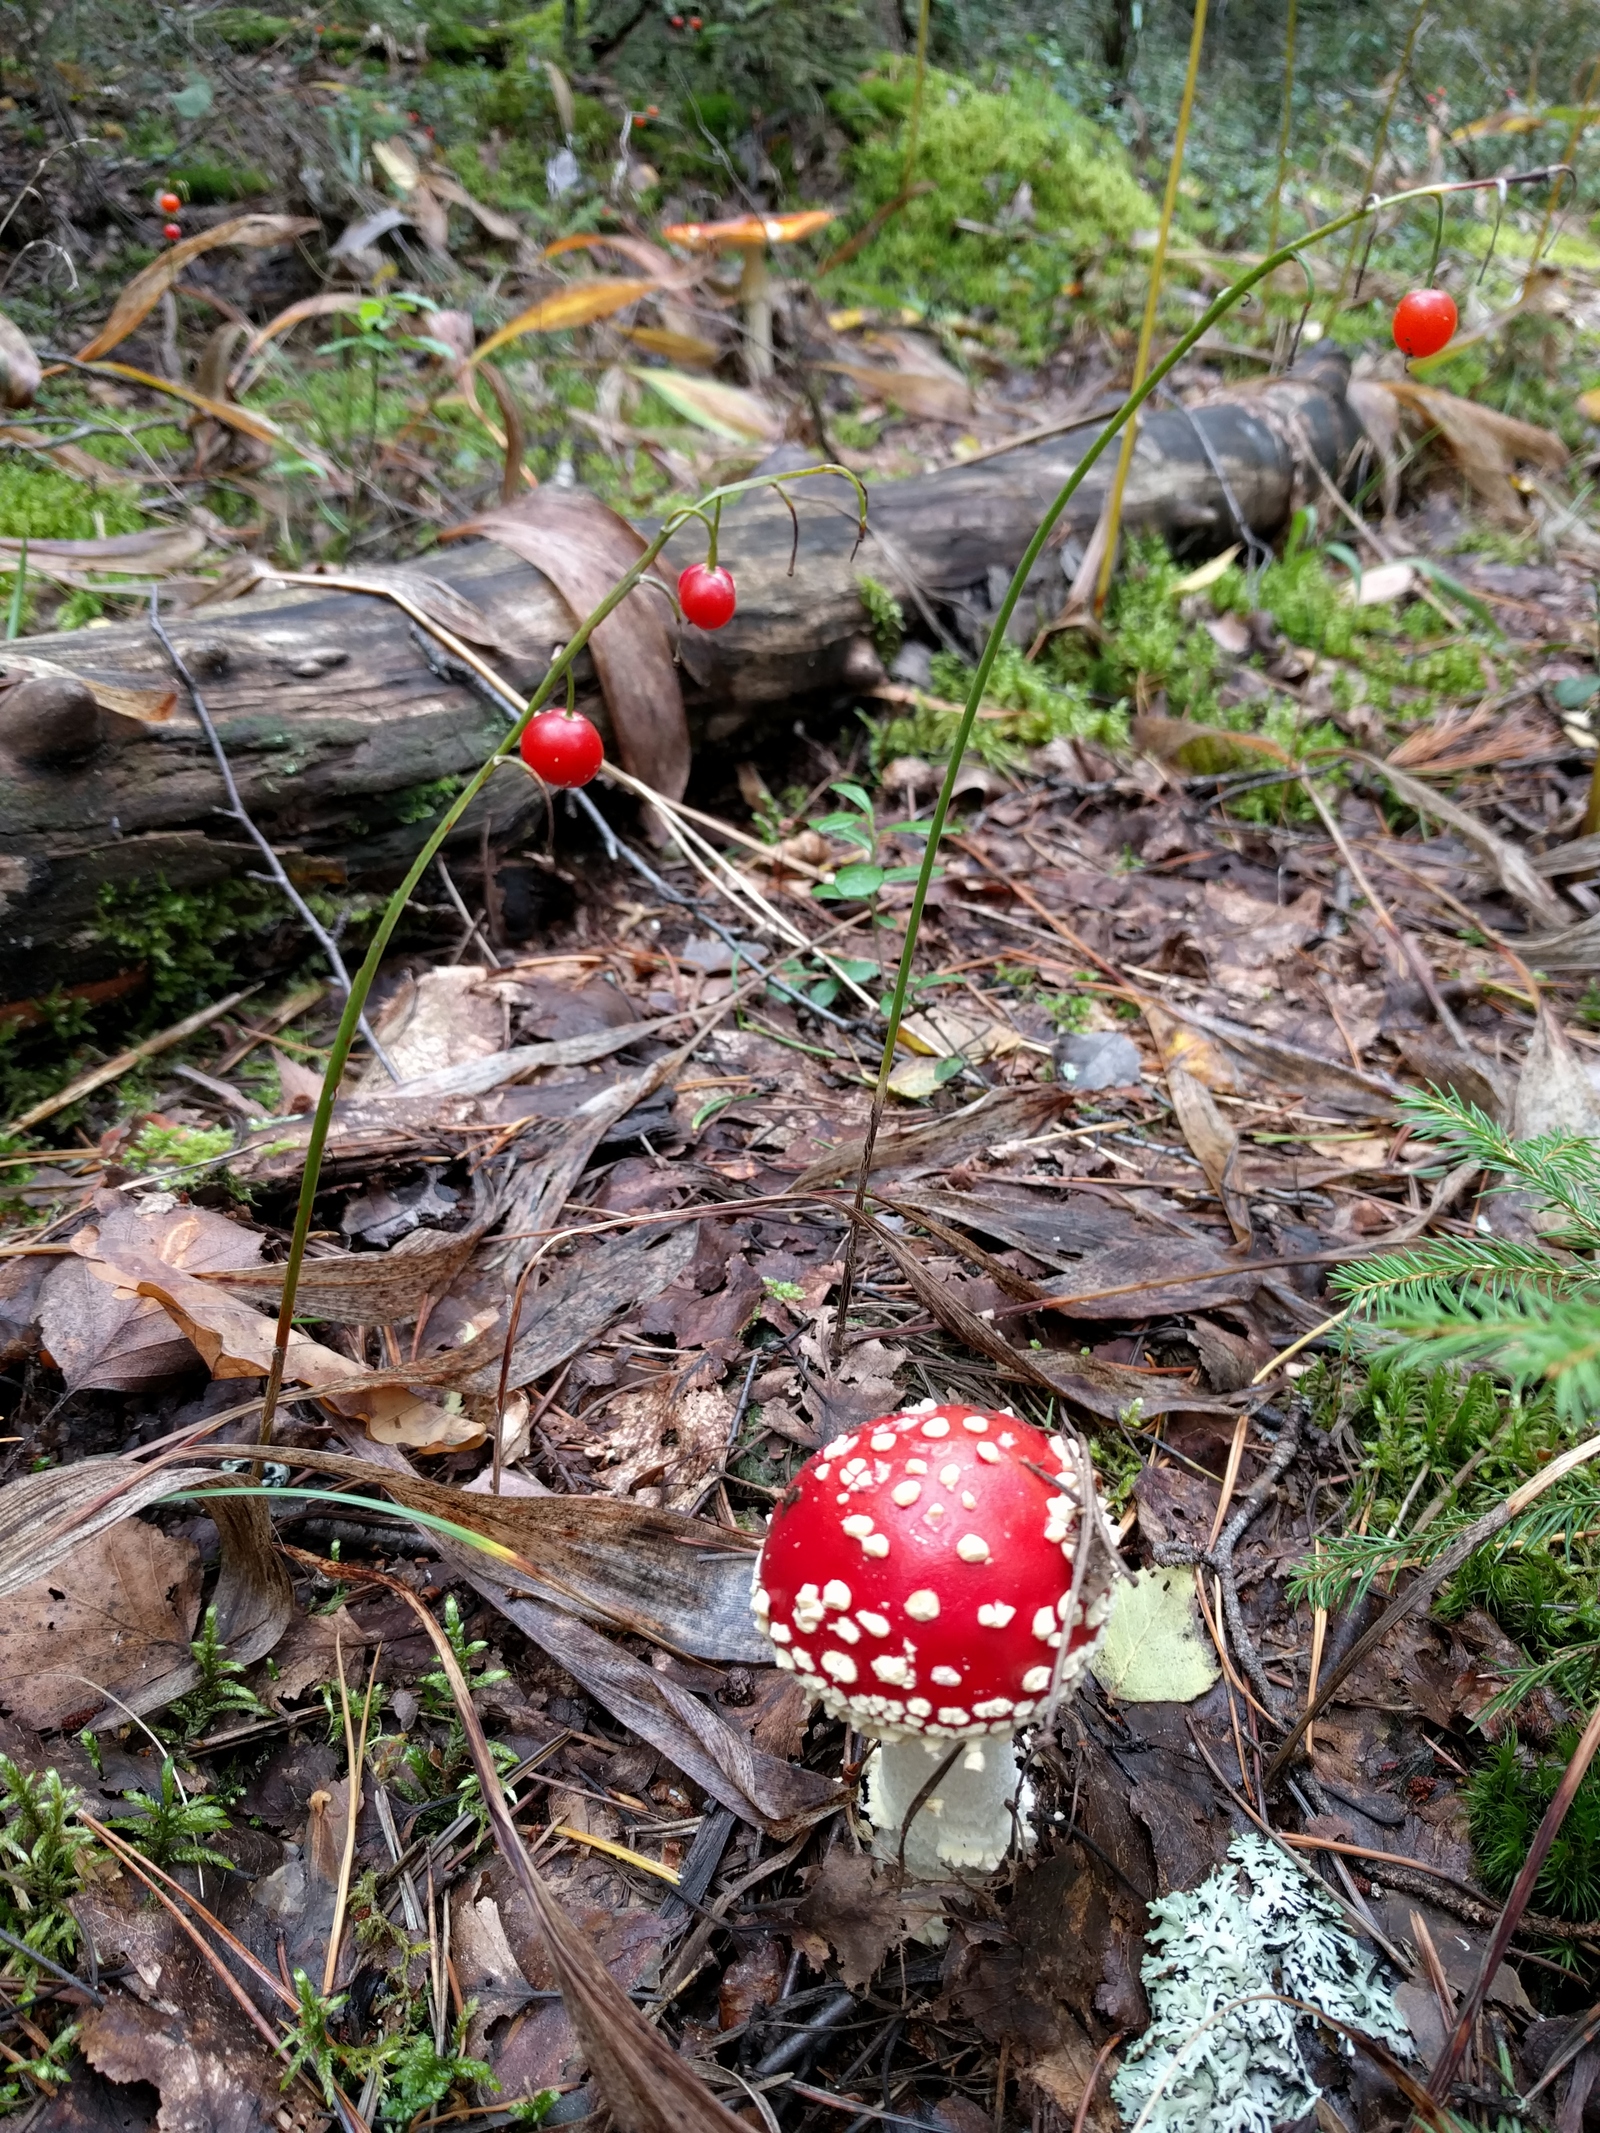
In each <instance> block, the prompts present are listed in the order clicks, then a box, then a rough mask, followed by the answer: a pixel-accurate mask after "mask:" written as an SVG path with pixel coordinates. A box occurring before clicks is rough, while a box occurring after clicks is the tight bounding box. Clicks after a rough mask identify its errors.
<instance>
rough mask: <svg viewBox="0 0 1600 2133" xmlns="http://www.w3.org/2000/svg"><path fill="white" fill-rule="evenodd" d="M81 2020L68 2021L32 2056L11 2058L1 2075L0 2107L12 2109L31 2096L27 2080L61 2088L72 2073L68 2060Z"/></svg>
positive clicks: (75, 2042) (76, 2038)
mask: <svg viewBox="0 0 1600 2133" xmlns="http://www.w3.org/2000/svg"><path fill="white" fill-rule="evenodd" d="M82 2027H83V2024H82V2023H81V2022H69V2023H68V2024H67V2026H66V2028H65V2029H62V2030H58V2031H57V2032H56V2034H55V2035H54V2036H53V2037H52V2038H51V2039H50V2041H49V2043H48V2044H46V2045H45V2047H44V2049H43V2050H42V2051H39V2052H36V2053H35V2054H34V2056H33V2057H32V2058H31V2059H10V2060H8V2061H7V2062H6V2067H5V2072H4V2074H3V2075H0V2110H9V2109H10V2108H11V2106H12V2105H13V2104H18V2103H21V2102H23V2101H24V2099H27V2100H29V2101H31V2100H32V2096H33V2091H32V2090H30V2089H29V2088H28V2086H27V2084H28V2083H29V2082H30V2081H36V2082H39V2083H41V2084H48V2085H49V2087H51V2088H59V2087H60V2086H61V2085H62V2083H64V2082H65V2081H67V2080H69V2079H70V2078H71V2077H70V2075H69V2073H68V2062H69V2060H70V2059H71V2057H72V2053H73V2048H74V2046H75V2045H76V2044H77V2041H78V2032H79V2031H80V2029H81V2028H82Z"/></svg>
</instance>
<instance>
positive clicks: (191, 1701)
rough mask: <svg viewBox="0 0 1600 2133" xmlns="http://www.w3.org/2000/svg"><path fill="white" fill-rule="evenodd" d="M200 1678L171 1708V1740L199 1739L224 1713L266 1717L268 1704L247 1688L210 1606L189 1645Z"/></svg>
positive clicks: (168, 1728) (169, 1712) (168, 1713)
mask: <svg viewBox="0 0 1600 2133" xmlns="http://www.w3.org/2000/svg"><path fill="white" fill-rule="evenodd" d="M189 1650H190V1652H191V1653H192V1654H193V1657H194V1663H195V1665H196V1666H197V1667H198V1668H199V1669H200V1679H199V1680H198V1681H197V1682H196V1684H195V1686H194V1687H193V1688H192V1689H191V1690H190V1691H189V1693H188V1694H187V1695H186V1696H180V1697H179V1698H178V1700H177V1702H176V1703H174V1704H172V1705H170V1706H169V1707H168V1712H167V1732H168V1735H169V1737H170V1738H171V1739H173V1740H179V1741H186V1740H198V1739H200V1737H201V1736H202V1735H203V1734H205V1733H206V1732H208V1731H209V1730H210V1728H211V1727H212V1726H213V1725H215V1724H216V1722H217V1720H218V1719H219V1718H221V1717H222V1716H223V1715H224V1713H225V1712H230V1711H231V1712H236V1713H237V1714H238V1715H239V1716H241V1717H245V1718H266V1717H268V1716H269V1715H270V1714H269V1713H268V1711H267V1707H266V1705H265V1704H264V1703H263V1702H262V1701H261V1699H260V1697H259V1696H257V1695H256V1693H255V1691H254V1690H253V1689H250V1688H247V1687H246V1686H245V1683H244V1680H243V1678H242V1677H243V1675H244V1668H243V1667H242V1666H241V1665H240V1664H239V1662H238V1660H237V1659H230V1658H229V1657H228V1654H227V1649H226V1647H225V1646H224V1644H223V1642H222V1639H221V1637H220V1636H219V1635H218V1632H217V1610H216V1609H215V1608H214V1607H208V1608H207V1609H206V1611H205V1614H204V1616H203V1617H202V1618H201V1623H200V1634H199V1636H198V1637H196V1638H195V1640H194V1642H193V1643H192V1644H191V1645H190V1646H189Z"/></svg>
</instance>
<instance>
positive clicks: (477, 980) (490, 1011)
mask: <svg viewBox="0 0 1600 2133" xmlns="http://www.w3.org/2000/svg"><path fill="white" fill-rule="evenodd" d="M488 977H489V972H488V970H486V969H485V968H484V967H483V965H482V964H478V963H452V964H449V965H447V966H446V967H444V968H443V969H439V970H427V971H424V972H423V973H422V975H421V976H420V977H418V978H409V977H408V978H407V979H406V980H405V981H404V983H403V984H401V985H400V986H399V987H398V988H397V989H396V991H395V993H394V996H393V998H392V999H391V1000H390V1001H389V1002H388V1004H387V1005H386V1006H385V1008H384V1010H383V1012H382V1014H381V1015H380V1016H379V1017H378V1019H377V1022H376V1023H375V1024H374V1025H373V1034H374V1035H375V1036H376V1037H377V1039H378V1042H379V1043H380V1044H381V1045H382V1046H383V1049H384V1051H385V1052H386V1053H387V1055H388V1057H389V1058H390V1060H391V1061H392V1062H393V1065H394V1071H395V1073H396V1074H397V1075H398V1076H399V1078H400V1080H401V1081H402V1082H407V1081H412V1080H415V1079H416V1078H417V1077H419V1076H420V1075H424V1074H436V1073H439V1072H441V1071H442V1070H444V1069H446V1068H449V1067H454V1066H462V1065H465V1064H466V1063H467V1062H468V1061H470V1060H474V1059H486V1058H488V1056H489V1055H490V1054H491V1053H492V1052H498V1051H499V1050H500V1048H501V1045H502V1044H503V1042H504V1039H505V1029H506V1018H505V1010H504V1009H503V1007H502V1006H501V1004H500V1002H499V1001H498V1000H497V999H496V998H495V997H494V995H493V994H492V993H491V992H490V991H489V990H488V989H487V986H486V984H485V980H486V979H487V978H488ZM393 1087H394V1083H393V1081H392V1080H391V1079H390V1077H389V1076H388V1075H387V1074H386V1073H385V1072H384V1070H383V1064H382V1062H381V1061H380V1060H377V1059H374V1060H373V1061H372V1063H371V1065H370V1066H369V1067H368V1068H367V1070H366V1072H365V1073H364V1074H363V1075H362V1076H361V1078H360V1080H359V1081H358V1082H357V1084H356V1088H357V1090H358V1091H359V1092H360V1093H361V1094H363V1095H370V1094H372V1093H373V1092H374V1091H375V1090H377V1089H382V1088H393Z"/></svg>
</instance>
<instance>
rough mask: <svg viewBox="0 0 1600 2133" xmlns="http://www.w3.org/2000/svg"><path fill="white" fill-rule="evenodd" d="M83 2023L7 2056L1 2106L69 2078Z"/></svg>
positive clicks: (0, 2088)
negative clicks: (31, 2050) (32, 2049)
mask: <svg viewBox="0 0 1600 2133" xmlns="http://www.w3.org/2000/svg"><path fill="white" fill-rule="evenodd" d="M82 2027H83V2025H82V2023H81V2022H69V2023H68V2024H67V2026H66V2028H65V2029H62V2030H58V2031H57V2033H56V2034H55V2036H53V2037H52V2038H51V2039H50V2041H49V2043H48V2044H46V2045H45V2047H44V2049H43V2051H41V2052H36V2053H35V2054H34V2056H33V2057H32V2058H31V2059H10V2060H8V2061H7V2062H6V2067H5V2072H4V2074H3V2075H0V2110H9V2109H10V2108H11V2106H12V2105H13V2104H18V2103H21V2102H23V2101H24V2099H26V2100H28V2101H30V2102H31V2101H32V2100H33V2091H32V2090H30V2089H29V2088H28V2087H27V2083H28V2082H30V2081H37V2082H40V2083H46V2084H48V2085H49V2087H51V2088H59V2087H60V2086H61V2085H62V2084H63V2083H64V2082H66V2081H68V2080H70V2079H71V2075H70V2073H69V2071H68V2062H69V2061H70V2060H71V2058H72V2053H73V2047H74V2046H75V2045H76V2043H77V2041H78V2032H79V2030H80V2029H81V2028H82ZM535 2123H537V2120H536V2121H535Z"/></svg>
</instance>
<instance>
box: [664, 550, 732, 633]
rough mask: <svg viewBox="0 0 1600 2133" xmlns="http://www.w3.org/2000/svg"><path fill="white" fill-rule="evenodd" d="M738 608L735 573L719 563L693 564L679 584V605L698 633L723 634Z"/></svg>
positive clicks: (686, 620) (685, 618)
mask: <svg viewBox="0 0 1600 2133" xmlns="http://www.w3.org/2000/svg"><path fill="white" fill-rule="evenodd" d="M738 604H739V598H738V595H737V593H736V592H735V591H734V589H733V573H732V571H731V570H724V569H723V567H722V565H721V564H720V563H691V564H690V565H689V567H688V569H687V570H686V571H684V573H683V575H682V576H681V577H680V578H679V580H678V605H679V606H680V607H681V608H682V609H683V619H684V621H685V622H692V623H693V624H694V626H695V628H696V629H702V630H720V629H722V628H723V627H724V626H725V625H726V624H727V623H729V622H731V621H732V620H733V611H734V609H735V608H736V607H737V606H738Z"/></svg>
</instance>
